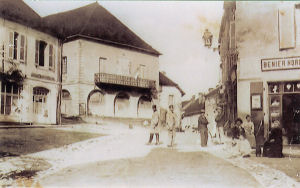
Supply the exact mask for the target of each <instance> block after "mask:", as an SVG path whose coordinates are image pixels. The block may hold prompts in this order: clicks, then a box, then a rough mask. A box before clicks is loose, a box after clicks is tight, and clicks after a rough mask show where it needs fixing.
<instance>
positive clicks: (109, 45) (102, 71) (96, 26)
mask: <svg viewBox="0 0 300 188" xmlns="http://www.w3.org/2000/svg"><path fill="white" fill-rule="evenodd" d="M77 15H80V16H77ZM74 17H76V19H77V20H76V23H74V22H70V20H72V19H73V18H74ZM44 23H45V24H46V25H47V26H49V28H52V29H54V30H55V32H58V34H59V35H60V36H62V38H65V41H64V44H63V58H62V59H63V60H62V84H63V86H62V88H63V90H62V108H61V110H62V114H64V115H66V116H79V115H80V116H84V117H87V116H88V117H96V118H98V117H100V118H101V117H109V118H150V117H151V115H152V108H151V106H152V104H153V103H156V104H158V97H157V90H158V86H159V71H158V68H159V66H158V57H159V55H160V53H159V52H157V51H156V50H155V49H153V48H152V47H151V46H150V45H148V44H147V43H146V42H144V41H143V40H142V39H140V38H139V37H138V36H137V35H135V34H134V33H133V32H132V31H131V30H130V29H129V28H127V27H126V26H125V25H124V24H122V23H121V22H120V21H119V20H118V19H117V18H115V17H114V16H113V15H111V14H110V13H109V12H108V11H107V10H105V9H104V8H103V7H102V6H100V5H99V4H98V3H92V4H90V5H87V6H84V7H81V8H77V9H74V10H71V11H67V12H62V13H58V14H54V15H50V16H47V17H45V18H44ZM53 25H54V27H52V26H53ZM82 26H84V27H82Z"/></svg>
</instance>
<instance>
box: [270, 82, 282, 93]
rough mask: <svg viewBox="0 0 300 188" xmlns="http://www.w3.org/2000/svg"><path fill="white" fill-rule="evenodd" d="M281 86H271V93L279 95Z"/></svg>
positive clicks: (276, 84) (275, 84)
mask: <svg viewBox="0 0 300 188" xmlns="http://www.w3.org/2000/svg"><path fill="white" fill-rule="evenodd" d="M279 86H280V85H279V84H278V83H272V84H269V93H272V94H277V93H279V92H280V87H279Z"/></svg>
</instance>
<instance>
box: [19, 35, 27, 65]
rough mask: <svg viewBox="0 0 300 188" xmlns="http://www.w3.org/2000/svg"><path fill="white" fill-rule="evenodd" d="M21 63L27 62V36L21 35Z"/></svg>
mask: <svg viewBox="0 0 300 188" xmlns="http://www.w3.org/2000/svg"><path fill="white" fill-rule="evenodd" d="M20 39H21V41H20V62H22V63H24V62H25V42H26V41H25V36H24V35H21V37H20Z"/></svg>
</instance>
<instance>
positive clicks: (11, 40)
mask: <svg viewBox="0 0 300 188" xmlns="http://www.w3.org/2000/svg"><path fill="white" fill-rule="evenodd" d="M13 48H14V33H13V32H9V44H8V57H9V58H10V59H12V58H13Z"/></svg>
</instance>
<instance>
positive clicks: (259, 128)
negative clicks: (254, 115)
mask: <svg viewBox="0 0 300 188" xmlns="http://www.w3.org/2000/svg"><path fill="white" fill-rule="evenodd" d="M254 134H255V145H256V146H255V148H256V152H255V153H256V157H261V156H262V151H261V150H262V148H263V145H264V142H265V137H264V122H263V120H261V121H259V122H258V123H256V124H254Z"/></svg>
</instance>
